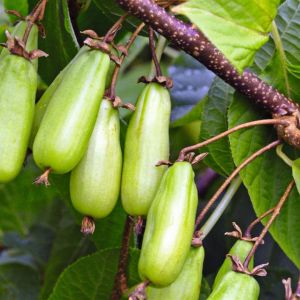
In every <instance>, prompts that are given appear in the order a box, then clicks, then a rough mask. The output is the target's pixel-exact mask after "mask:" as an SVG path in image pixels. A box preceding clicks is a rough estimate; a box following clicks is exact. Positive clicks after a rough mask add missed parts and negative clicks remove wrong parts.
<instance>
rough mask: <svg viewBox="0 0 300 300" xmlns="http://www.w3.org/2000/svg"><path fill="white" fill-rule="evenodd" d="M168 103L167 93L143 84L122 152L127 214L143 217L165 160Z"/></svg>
mask: <svg viewBox="0 0 300 300" xmlns="http://www.w3.org/2000/svg"><path fill="white" fill-rule="evenodd" d="M170 111H171V102H170V94H169V92H168V90H167V89H166V88H164V87H162V86H161V85H159V84H157V83H150V84H147V85H146V87H145V88H144V90H143V92H142V94H141V95H140V97H139V99H138V101H137V106H136V111H135V112H134V114H133V116H132V118H131V120H130V122H129V126H128V129H127V133H126V139H125V150H124V167H123V174H122V186H121V198H122V204H123V207H124V209H125V211H126V212H127V213H128V214H129V215H135V216H139V215H144V216H145V215H147V213H148V210H149V208H150V205H151V202H152V200H153V198H154V196H155V193H156V191H157V188H158V186H159V183H160V181H161V178H162V176H163V174H164V172H165V171H166V167H165V166H160V167H156V166H155V165H156V164H157V163H158V162H159V161H160V160H167V159H168V158H169V123H170Z"/></svg>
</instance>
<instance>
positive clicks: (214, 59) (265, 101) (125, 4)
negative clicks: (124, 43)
mask: <svg viewBox="0 0 300 300" xmlns="http://www.w3.org/2000/svg"><path fill="white" fill-rule="evenodd" d="M116 1H117V3H118V4H119V5H120V6H121V7H122V8H123V9H125V10H126V11H128V12H129V13H130V14H132V15H134V16H136V17H137V18H139V19H141V20H142V21H143V22H145V23H146V24H148V25H149V26H151V27H152V28H153V29H154V30H156V31H157V32H158V33H160V34H161V35H163V36H165V37H166V38H167V39H168V40H170V41H172V43H173V44H174V45H175V46H177V47H179V48H180V49H182V50H184V51H185V52H187V53H189V54H190V55H191V56H193V57H194V58H196V59H197V60H198V61H200V62H201V63H203V64H204V65H205V66H206V67H207V68H208V69H210V70H211V71H213V72H214V73H215V74H216V75H218V76H219V77H220V78H222V79H223V80H224V81H225V82H227V83H228V84H230V85H231V86H233V87H234V88H235V89H236V90H237V91H238V92H240V93H241V94H243V95H245V96H246V97H248V98H249V99H250V100H251V101H253V102H254V103H255V104H258V105H260V106H261V107H263V108H264V109H265V110H266V111H267V112H268V113H270V114H272V115H273V117H279V116H285V115H291V114H297V115H300V111H299V106H298V104H297V103H295V102H293V101H291V100H290V99H288V98H287V97H286V96H284V95H283V94H281V93H279V92H278V91H277V90H276V89H274V88H273V87H272V86H270V85H268V84H267V83H266V82H264V81H262V80H261V79H259V78H258V77H257V76H256V75H255V74H254V73H252V72H249V71H245V72H244V73H243V74H239V73H238V71H237V70H236V69H235V68H234V67H233V66H232V65H231V64H230V62H229V61H228V60H227V59H226V58H225V56H224V55H223V54H222V53H221V52H220V51H219V50H218V49H217V48H216V47H215V46H214V45H213V44H212V43H211V42H210V41H209V40H208V39H207V38H206V37H205V36H204V34H203V33H202V32H200V31H199V30H198V29H196V28H195V27H193V26H192V25H190V24H186V23H184V22H182V21H181V20H179V19H177V18H176V17H175V16H173V15H171V14H169V13H168V12H167V11H166V10H165V9H164V8H162V7H160V6H158V5H157V4H156V3H155V2H154V1H153V0H116Z"/></svg>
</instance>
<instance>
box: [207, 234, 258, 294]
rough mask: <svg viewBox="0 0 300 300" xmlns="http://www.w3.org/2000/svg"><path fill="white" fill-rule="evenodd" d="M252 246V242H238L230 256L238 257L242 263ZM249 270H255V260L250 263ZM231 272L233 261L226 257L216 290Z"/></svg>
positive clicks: (216, 282) (217, 278) (231, 250)
mask: <svg viewBox="0 0 300 300" xmlns="http://www.w3.org/2000/svg"><path fill="white" fill-rule="evenodd" d="M252 246H253V243H251V242H247V241H243V240H238V241H236V242H235V244H234V245H233V246H232V248H231V249H230V251H229V254H231V255H235V256H237V257H238V258H239V259H240V261H242V262H243V261H244V260H245V258H246V257H247V255H248V254H249V252H250V250H251V248H252ZM249 268H250V269H252V268H253V259H251V261H250V264H249ZM230 271H232V261H231V259H230V258H229V257H226V258H225V260H224V262H223V264H222V266H221V268H220V269H219V271H218V274H217V276H216V278H215V281H214V285H213V289H215V288H216V287H217V286H218V284H219V283H220V282H221V281H222V279H223V277H224V276H225V275H226V274H227V273H228V272H230Z"/></svg>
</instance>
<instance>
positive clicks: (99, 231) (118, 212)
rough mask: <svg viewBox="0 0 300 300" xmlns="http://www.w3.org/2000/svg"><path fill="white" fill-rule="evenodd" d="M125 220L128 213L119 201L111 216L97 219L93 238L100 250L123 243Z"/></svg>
mask: <svg viewBox="0 0 300 300" xmlns="http://www.w3.org/2000/svg"><path fill="white" fill-rule="evenodd" d="M125 220H126V213H125V212H124V210H123V208H122V205H121V203H120V201H118V204H117V206H116V207H115V208H114V210H113V212H112V213H111V214H110V215H109V216H107V217H106V218H104V219H99V220H97V221H96V230H95V232H94V234H93V237H92V239H93V241H94V243H95V245H96V247H97V249H98V250H100V249H104V248H113V247H119V246H120V245H121V241H122V237H123V230H124V224H125ZM108 232H109V234H107V233H108Z"/></svg>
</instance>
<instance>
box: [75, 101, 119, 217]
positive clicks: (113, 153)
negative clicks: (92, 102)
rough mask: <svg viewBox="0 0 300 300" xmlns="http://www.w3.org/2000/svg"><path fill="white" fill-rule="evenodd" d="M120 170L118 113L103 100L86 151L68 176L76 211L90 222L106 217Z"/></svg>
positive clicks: (108, 102)
mask: <svg viewBox="0 0 300 300" xmlns="http://www.w3.org/2000/svg"><path fill="white" fill-rule="evenodd" d="M121 170H122V152H121V146H120V121H119V113H118V110H116V109H114V108H113V107H112V103H111V102H110V101H108V100H102V103H101V105H100V110H99V113H98V118H97V121H96V124H95V127H94V130H93V133H92V136H91V138H90V141H89V144H88V148H87V151H86V153H85V155H84V157H83V158H82V160H81V161H80V162H79V164H78V165H77V166H76V167H75V169H74V170H72V173H71V180H70V194H71V200H72V203H73V206H74V207H75V209H76V210H78V211H79V212H80V213H82V214H84V215H87V216H91V217H93V218H103V217H106V216H107V215H109V214H110V213H111V211H112V210H113V208H114V207H115V205H116V203H117V200H118V196H119V192H120V184H121Z"/></svg>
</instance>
